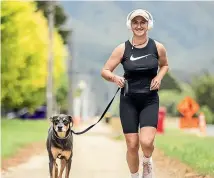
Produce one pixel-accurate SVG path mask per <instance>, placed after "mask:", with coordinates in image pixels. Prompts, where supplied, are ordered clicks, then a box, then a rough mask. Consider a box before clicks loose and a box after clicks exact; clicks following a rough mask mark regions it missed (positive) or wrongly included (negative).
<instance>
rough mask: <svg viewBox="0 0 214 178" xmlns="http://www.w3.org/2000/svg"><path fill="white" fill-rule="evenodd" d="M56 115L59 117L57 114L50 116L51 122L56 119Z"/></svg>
mask: <svg viewBox="0 0 214 178" xmlns="http://www.w3.org/2000/svg"><path fill="white" fill-rule="evenodd" d="M56 117H57V115H53V116H51V117H49V120H50V121H51V122H53V121H54V119H56Z"/></svg>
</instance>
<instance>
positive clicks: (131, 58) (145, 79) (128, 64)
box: [121, 38, 158, 93]
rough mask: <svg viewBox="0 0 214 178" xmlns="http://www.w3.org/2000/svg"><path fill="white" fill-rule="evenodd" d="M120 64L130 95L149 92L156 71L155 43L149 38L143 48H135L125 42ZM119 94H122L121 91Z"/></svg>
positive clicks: (128, 42)
mask: <svg viewBox="0 0 214 178" xmlns="http://www.w3.org/2000/svg"><path fill="white" fill-rule="evenodd" d="M121 64H122V65H123V69H124V72H125V73H124V77H125V79H126V80H127V81H128V83H129V90H130V91H131V92H132V93H148V92H150V84H151V81H152V79H153V78H154V77H155V76H156V75H157V71H158V51H157V47H156V44H155V41H154V40H153V39H151V38H149V41H148V43H147V45H146V46H145V47H144V48H135V47H133V46H132V44H131V43H130V41H129V40H128V41H126V42H125V51H124V54H123V58H122V61H121ZM121 92H122V93H123V90H121Z"/></svg>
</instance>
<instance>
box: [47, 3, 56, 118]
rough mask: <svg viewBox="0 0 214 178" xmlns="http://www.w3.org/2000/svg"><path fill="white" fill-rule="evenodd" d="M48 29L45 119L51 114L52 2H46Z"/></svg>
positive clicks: (52, 60) (52, 59)
mask: <svg viewBox="0 0 214 178" xmlns="http://www.w3.org/2000/svg"><path fill="white" fill-rule="evenodd" d="M48 3H49V4H48V29H49V45H48V46H49V49H48V53H49V54H48V63H47V71H48V72H47V90H46V103H47V112H46V113H47V115H46V116H47V118H49V117H51V115H52V114H53V64H54V54H53V34H54V33H53V32H54V9H55V7H54V1H53V0H50V1H49V2H48Z"/></svg>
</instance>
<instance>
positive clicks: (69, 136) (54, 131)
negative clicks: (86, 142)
mask: <svg viewBox="0 0 214 178" xmlns="http://www.w3.org/2000/svg"><path fill="white" fill-rule="evenodd" d="M52 129H53V128H52ZM53 133H54V136H55V137H56V138H58V139H61V140H65V139H67V138H69V137H70V136H71V132H69V134H68V135H67V136H66V137H64V138H62V137H59V136H58V135H57V134H56V133H55V131H54V129H53Z"/></svg>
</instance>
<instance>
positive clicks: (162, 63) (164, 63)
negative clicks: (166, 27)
mask: <svg viewBox="0 0 214 178" xmlns="http://www.w3.org/2000/svg"><path fill="white" fill-rule="evenodd" d="M155 43H156V46H157V50H158V55H159V59H158V61H159V67H160V70H159V72H158V77H159V78H160V79H161V80H162V79H163V77H164V76H165V74H166V73H167V72H168V70H169V65H168V57H167V52H166V49H165V47H164V46H163V44H161V43H159V42H157V41H156V42H155Z"/></svg>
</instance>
